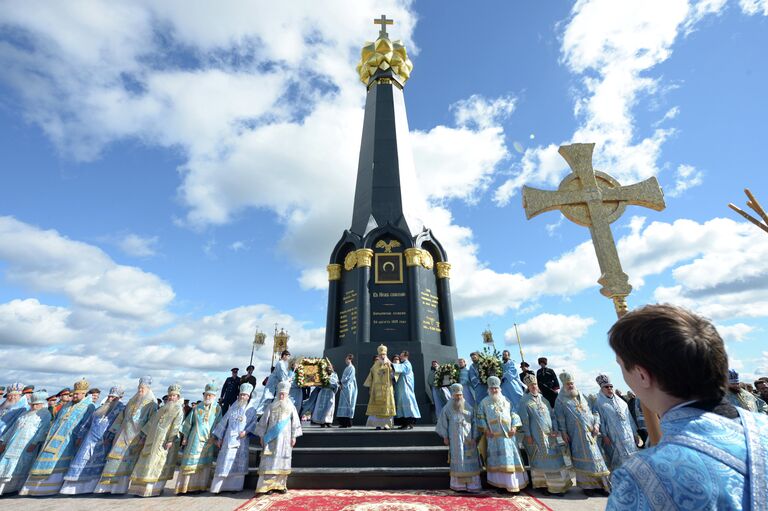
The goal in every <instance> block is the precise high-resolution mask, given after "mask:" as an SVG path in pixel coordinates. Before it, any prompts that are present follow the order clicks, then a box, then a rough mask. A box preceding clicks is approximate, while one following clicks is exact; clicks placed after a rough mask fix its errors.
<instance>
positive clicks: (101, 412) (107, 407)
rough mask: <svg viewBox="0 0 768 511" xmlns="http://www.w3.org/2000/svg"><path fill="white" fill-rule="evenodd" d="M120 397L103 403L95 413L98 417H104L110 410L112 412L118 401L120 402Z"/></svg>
mask: <svg viewBox="0 0 768 511" xmlns="http://www.w3.org/2000/svg"><path fill="white" fill-rule="evenodd" d="M119 402H120V400H119V399H115V400H114V401H107V402H106V403H104V404H103V405H101V406H100V407H99V408H98V409H97V410H96V411H95V412H93V414H94V415H95V416H96V417H103V416H105V415H107V414H108V413H109V412H111V411H112V410H113V409H114V408H115V407H116V406H117V403H119Z"/></svg>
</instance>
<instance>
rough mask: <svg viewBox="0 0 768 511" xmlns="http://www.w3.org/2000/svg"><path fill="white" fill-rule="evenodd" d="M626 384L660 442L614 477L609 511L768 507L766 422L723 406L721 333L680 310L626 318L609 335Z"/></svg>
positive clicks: (660, 308) (651, 310)
mask: <svg viewBox="0 0 768 511" xmlns="http://www.w3.org/2000/svg"><path fill="white" fill-rule="evenodd" d="M608 342H609V344H610V346H611V348H612V349H613V350H614V352H615V353H616V361H617V362H618V364H619V367H620V368H621V372H622V374H623V376H624V380H625V381H626V382H627V384H628V385H629V387H630V388H631V389H632V391H633V392H634V393H635V394H636V395H637V397H638V398H639V399H642V401H643V404H644V405H645V406H646V407H647V408H648V410H649V411H651V412H653V413H656V414H658V415H660V416H661V441H660V442H659V443H658V445H655V446H653V447H651V448H649V449H644V450H641V451H639V452H638V453H636V454H634V455H633V456H631V457H630V458H629V459H628V460H626V461H625V462H624V464H623V465H622V467H621V468H620V469H618V470H617V471H616V472H614V473H613V476H612V483H613V492H612V493H611V496H610V498H609V499H608V506H607V509H608V510H609V511H641V510H643V511H645V510H656V509H671V510H676V509H696V510H699V509H701V510H705V509H706V510H710V509H711V510H714V509H728V510H754V511H758V510H765V509H768V437H766V435H765V432H766V431H768V417H766V416H765V415H763V414H759V413H753V412H749V411H747V410H745V409H742V408H739V407H736V406H733V405H732V404H731V403H729V402H728V401H727V400H726V399H725V393H726V386H727V379H728V355H727V353H726V351H725V345H724V343H723V340H722V338H721V337H720V335H719V334H718V332H717V329H716V328H715V326H714V325H713V324H712V323H711V322H710V321H709V320H707V319H704V318H702V317H700V316H698V315H696V314H694V313H692V312H690V311H688V310H685V309H682V308H680V307H675V306H673V305H648V306H645V307H643V308H640V309H636V310H634V311H631V312H629V313H627V314H626V315H625V316H624V317H622V318H621V319H619V320H618V321H617V322H616V323H615V324H614V325H613V327H611V330H610V331H609V333H608Z"/></svg>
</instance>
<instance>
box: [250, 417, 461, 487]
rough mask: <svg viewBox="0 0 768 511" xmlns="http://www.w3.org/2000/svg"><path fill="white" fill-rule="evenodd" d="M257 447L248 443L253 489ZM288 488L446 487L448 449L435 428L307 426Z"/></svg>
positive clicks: (447, 478)
mask: <svg viewBox="0 0 768 511" xmlns="http://www.w3.org/2000/svg"><path fill="white" fill-rule="evenodd" d="M260 454H261V447H260V446H259V445H258V442H256V441H252V442H251V445H250V459H249V467H250V469H249V475H248V477H247V478H246V482H245V485H246V487H248V488H255V487H256V482H257V480H258V466H259V456H260ZM291 466H292V469H291V475H290V476H289V477H288V488H291V489H298V488H303V489H324V488H333V489H349V490H361V489H368V490H374V489H378V490H382V489H424V490H427V489H440V488H447V487H448V480H449V474H448V471H449V467H448V447H446V446H444V445H443V442H442V440H441V438H440V437H439V436H438V435H437V434H436V433H435V430H434V428H431V427H426V426H424V427H422V426H417V427H415V428H414V429H412V430H406V431H397V430H395V431H376V430H373V429H371V428H359V427H353V428H348V429H340V428H336V427H334V428H331V429H322V428H319V427H317V426H306V427H305V428H304V430H303V435H302V436H300V437H299V438H297V439H296V447H294V448H293V459H292V460H291Z"/></svg>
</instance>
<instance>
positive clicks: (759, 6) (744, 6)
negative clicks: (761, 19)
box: [739, 0, 768, 16]
mask: <svg viewBox="0 0 768 511" xmlns="http://www.w3.org/2000/svg"><path fill="white" fill-rule="evenodd" d="M739 6H740V7H741V10H742V11H743V12H744V13H746V14H748V15H750V16H754V15H755V14H762V15H763V16H768V0H739Z"/></svg>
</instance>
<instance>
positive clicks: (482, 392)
mask: <svg viewBox="0 0 768 511" xmlns="http://www.w3.org/2000/svg"><path fill="white" fill-rule="evenodd" d="M469 388H470V389H471V390H472V397H473V401H474V402H475V404H476V405H477V404H479V403H481V402H482V401H483V399H485V398H486V397H488V385H486V384H484V383H482V382H481V381H480V372H479V369H478V366H477V364H474V363H473V364H472V365H471V366H469Z"/></svg>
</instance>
